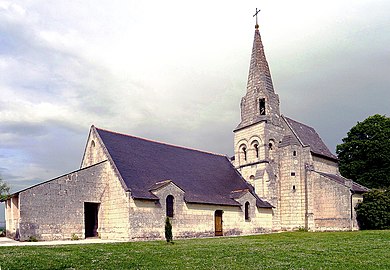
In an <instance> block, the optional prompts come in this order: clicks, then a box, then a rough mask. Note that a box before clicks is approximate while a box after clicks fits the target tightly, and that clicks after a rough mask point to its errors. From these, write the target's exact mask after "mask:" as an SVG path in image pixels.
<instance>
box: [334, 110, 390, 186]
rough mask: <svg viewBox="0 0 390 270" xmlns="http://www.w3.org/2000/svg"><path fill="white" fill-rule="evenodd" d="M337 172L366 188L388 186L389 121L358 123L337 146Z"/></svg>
mask: <svg viewBox="0 0 390 270" xmlns="http://www.w3.org/2000/svg"><path fill="white" fill-rule="evenodd" d="M336 152H337V155H338V158H339V167H340V173H341V174H342V175H343V176H344V177H347V178H350V179H353V180H354V181H356V182H357V183H359V184H362V185H364V186H366V187H368V188H385V187H389V186H390V118H389V117H386V116H384V115H379V114H376V115H373V116H370V117H368V118H367V119H365V120H364V121H363V122H358V123H357V124H356V125H355V126H354V127H352V128H351V130H350V131H349V132H348V134H347V137H346V138H344V139H343V143H342V144H339V145H337V150H336Z"/></svg>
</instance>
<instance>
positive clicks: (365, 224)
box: [356, 189, 390, 230]
mask: <svg viewBox="0 0 390 270" xmlns="http://www.w3.org/2000/svg"><path fill="white" fill-rule="evenodd" d="M356 214H357V220H358V223H359V227H360V228H361V229H366V230H386V229H390V190H387V191H384V190H378V189H373V190H371V191H370V192H367V193H365V194H364V195H363V201H362V202H361V203H359V204H358V205H357V206H356Z"/></svg>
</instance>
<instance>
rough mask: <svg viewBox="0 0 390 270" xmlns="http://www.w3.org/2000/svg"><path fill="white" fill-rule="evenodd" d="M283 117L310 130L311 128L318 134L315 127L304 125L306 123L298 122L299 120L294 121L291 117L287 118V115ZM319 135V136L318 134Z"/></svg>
mask: <svg viewBox="0 0 390 270" xmlns="http://www.w3.org/2000/svg"><path fill="white" fill-rule="evenodd" d="M283 117H284V118H286V119H287V120H291V121H294V122H296V123H298V124H300V125H303V126H305V127H308V128H310V129H312V130H314V132H315V133H317V131H316V130H315V129H314V128H313V127H311V126H309V125H307V124H304V123H302V122H299V121H297V120H294V119H292V118H290V117H287V116H285V115H283ZM317 134H318V133H317Z"/></svg>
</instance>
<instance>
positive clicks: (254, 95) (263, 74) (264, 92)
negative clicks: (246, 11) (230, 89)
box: [235, 11, 280, 131]
mask: <svg viewBox="0 0 390 270" xmlns="http://www.w3.org/2000/svg"><path fill="white" fill-rule="evenodd" d="M256 14H257V11H256ZM279 117H280V111H279V96H278V95H277V94H275V91H274V86H273V83H272V78H271V72H270V70H269V66H268V62H267V59H266V57H265V53H264V47H263V43H262V41H261V36H260V31H259V25H258V24H257V22H256V26H255V36H254V41H253V48H252V55H251V61H250V66H249V75H248V83H247V87H246V95H245V96H244V97H243V98H242V100H241V123H240V124H239V125H238V126H237V128H236V129H235V131H236V130H239V129H242V128H244V127H247V126H250V125H252V124H255V123H258V122H260V121H270V122H273V123H278V121H279Z"/></svg>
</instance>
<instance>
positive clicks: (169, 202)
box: [166, 195, 173, 218]
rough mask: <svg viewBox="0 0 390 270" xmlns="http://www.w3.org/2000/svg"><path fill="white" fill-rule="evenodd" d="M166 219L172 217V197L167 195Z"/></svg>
mask: <svg viewBox="0 0 390 270" xmlns="http://www.w3.org/2000/svg"><path fill="white" fill-rule="evenodd" d="M166 208H167V217H170V218H172V217H173V196H172V195H168V196H167V199H166Z"/></svg>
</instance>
